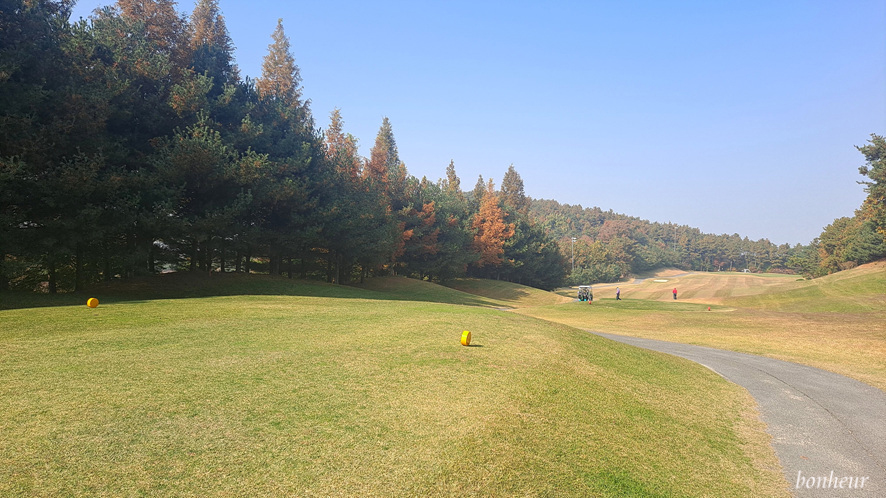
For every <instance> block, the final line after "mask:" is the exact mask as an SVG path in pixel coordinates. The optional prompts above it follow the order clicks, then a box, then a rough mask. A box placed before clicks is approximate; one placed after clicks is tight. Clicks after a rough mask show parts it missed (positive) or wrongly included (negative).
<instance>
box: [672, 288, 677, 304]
mask: <svg viewBox="0 0 886 498" xmlns="http://www.w3.org/2000/svg"><path fill="white" fill-rule="evenodd" d="M673 292H674V301H676V300H677V288H676V287H674V291H673Z"/></svg>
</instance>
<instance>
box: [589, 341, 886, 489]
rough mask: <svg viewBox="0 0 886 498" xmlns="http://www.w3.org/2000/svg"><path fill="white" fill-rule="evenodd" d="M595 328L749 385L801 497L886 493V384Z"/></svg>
mask: <svg viewBox="0 0 886 498" xmlns="http://www.w3.org/2000/svg"><path fill="white" fill-rule="evenodd" d="M594 333H595V334H597V335H599V336H602V337H606V338H608V339H612V340H614V341H618V342H622V343H625V344H630V345H633V346H639V347H642V348H646V349H652V350H655V351H660V352H663V353H667V354H671V355H675V356H680V357H683V358H686V359H688V360H692V361H694V362H696V363H700V364H702V365H704V366H706V367H708V368H710V369H711V370H713V371H715V372H716V373H718V374H720V375H721V376H722V377H724V378H725V379H727V380H729V381H731V382H734V383H736V384H738V385H740V386H742V387H744V388H745V389H747V390H748V392H750V394H751V396H753V397H754V399H755V400H756V401H757V406H758V409H759V411H760V416H761V418H762V420H763V422H765V423H766V426H767V431H768V432H769V434H770V435H772V446H773V448H774V449H775V453H776V455H777V456H778V458H779V460H780V461H781V464H782V467H783V468H784V476H785V479H787V482H788V485H789V488H790V490H791V493H792V494H793V495H794V496H798V497H820V496H821V497H832V496H837V497H841V496H846V497H886V393H884V392H883V391H881V390H879V389H876V388H874V387H871V386H869V385H867V384H864V383H862V382H859V381H857V380H853V379H850V378H848V377H844V376H842V375H837V374H835V373H831V372H826V371H824V370H820V369H817V368H813V367H808V366H805V365H798V364H796V363H789V362H786V361H781V360H775V359H771V358H764V357H762V356H754V355H750V354H745V353H736V352H733V351H723V350H720V349H713V348H706V347H702V346H692V345H689V344H678V343H673V342H665V341H656V340H652V339H641V338H637V337H627V336H619V335H612V334H602V333H598V332H594ZM865 478H866V479H865ZM841 485H842V488H841ZM850 486H851V487H850Z"/></svg>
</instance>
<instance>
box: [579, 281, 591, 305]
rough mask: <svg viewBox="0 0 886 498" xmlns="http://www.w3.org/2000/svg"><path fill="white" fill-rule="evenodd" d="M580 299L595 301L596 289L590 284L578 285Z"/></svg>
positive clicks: (589, 301)
mask: <svg viewBox="0 0 886 498" xmlns="http://www.w3.org/2000/svg"><path fill="white" fill-rule="evenodd" d="M578 300H579V301H587V302H588V303H591V302H593V301H594V291H593V290H592V289H591V286H590V285H579V286H578Z"/></svg>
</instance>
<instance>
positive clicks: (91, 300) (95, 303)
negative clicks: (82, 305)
mask: <svg viewBox="0 0 886 498" xmlns="http://www.w3.org/2000/svg"><path fill="white" fill-rule="evenodd" d="M86 306H89V307H90V308H96V307H98V299H96V298H94V297H90V298H89V299H87V300H86Z"/></svg>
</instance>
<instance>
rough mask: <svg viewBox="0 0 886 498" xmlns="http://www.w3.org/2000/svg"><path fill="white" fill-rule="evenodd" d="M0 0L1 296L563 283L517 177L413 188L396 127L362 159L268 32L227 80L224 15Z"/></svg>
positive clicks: (165, 4) (204, 0)
mask: <svg viewBox="0 0 886 498" xmlns="http://www.w3.org/2000/svg"><path fill="white" fill-rule="evenodd" d="M175 5H176V3H175V2H174V1H171V0H119V1H118V2H116V4H114V5H113V6H111V7H106V8H103V9H101V10H99V11H96V12H95V13H94V14H93V15H92V16H91V17H90V19H89V20H81V21H78V22H73V23H72V22H70V19H69V18H70V7H71V2H70V1H50V0H32V1H22V0H19V1H13V0H0V33H2V34H3V39H2V42H0V43H2V45H0V109H2V111H0V113H2V115H0V135H2V141H0V207H2V210H0V288H7V289H8V288H13V289H28V290H34V289H41V290H46V291H48V292H53V293H54V292H58V291H68V290H80V289H82V288H84V286H88V285H90V284H92V283H95V282H98V281H101V280H111V279H114V278H126V277H131V276H135V275H141V274H152V273H157V272H161V271H168V270H179V271H181V270H189V271H204V272H207V271H221V272H226V271H237V272H265V273H271V274H275V275H279V274H285V275H288V276H289V277H293V276H294V275H296V276H299V277H302V278H321V279H325V280H327V281H330V282H336V283H344V282H349V281H354V280H357V279H362V278H364V277H365V276H367V275H378V274H392V273H393V274H401V275H409V276H415V277H418V278H425V279H431V280H445V279H449V278H454V277H460V276H465V275H469V276H478V277H491V278H501V279H507V280H511V281H515V282H520V283H524V284H527V285H533V286H537V287H542V288H553V287H555V286H557V285H559V284H560V283H561V281H562V279H563V277H564V270H565V265H564V262H563V259H562V254H561V251H560V250H559V248H558V246H557V243H556V241H554V240H552V239H551V238H550V237H549V236H548V235H547V234H546V233H545V232H544V230H543V229H542V227H541V226H540V225H538V224H537V223H535V222H533V221H532V219H531V218H530V216H529V211H528V200H527V198H526V196H525V193H524V191H523V184H522V180H521V179H520V176H519V174H518V173H517V172H516V171H515V170H514V168H513V166H512V167H511V168H509V169H508V171H507V172H506V173H505V175H504V177H503V180H502V184H501V186H500V187H499V188H496V185H495V183H494V182H493V181H492V179H489V180H488V181H484V180H483V178H482V176H481V177H480V179H479V180H478V183H477V188H475V189H474V191H472V192H464V191H462V190H461V182H460V179H459V178H458V176H457V175H456V172H455V166H454V164H452V163H450V164H449V166H448V168H446V177H445V178H443V179H440V180H438V181H436V182H433V181H429V180H428V179H427V178H421V179H418V178H416V177H414V176H412V175H410V174H409V173H408V171H407V169H406V166H405V164H404V163H403V162H402V161H401V160H400V157H399V155H398V151H397V145H396V140H395V138H394V133H393V128H392V125H391V123H390V121H389V120H388V119H387V118H384V120H383V121H382V123H381V126H380V129H379V132H378V135H377V137H376V139H375V143H374V146H373V147H372V149H371V153H370V157H368V158H364V157H362V156H360V154H359V153H358V141H357V139H356V138H355V137H354V136H353V135H351V134H349V133H347V132H346V131H345V129H344V120H343V118H342V113H341V111H340V110H339V109H335V110H334V111H332V113H331V115H330V122H329V124H328V126H327V127H326V129H325V130H321V129H320V128H319V127H318V126H317V125H316V124H315V121H314V117H313V115H312V113H311V109H310V101H309V99H307V98H306V96H305V95H303V92H302V86H301V76H300V71H299V68H298V66H297V64H296V63H295V58H294V56H293V54H292V50H291V47H290V42H289V39H288V37H287V36H286V34H285V31H284V27H283V22H282V20H280V21H278V23H277V26H276V29H275V30H274V31H273V33H272V35H271V41H272V43H271V44H270V45H269V47H268V53H267V55H266V56H265V58H264V60H263V64H262V74H261V76H260V77H258V78H255V79H251V78H248V77H246V78H241V77H240V74H239V70H238V67H237V65H236V63H235V60H234V57H233V42H232V40H231V38H230V36H229V33H228V31H227V28H226V26H225V19H224V16H223V15H222V13H221V11H220V9H219V5H218V0H199V1H198V2H197V3H196V6H195V8H194V11H193V12H192V13H191V15H190V16H185V15H182V14H180V13H179V12H177V11H176V8H175Z"/></svg>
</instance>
